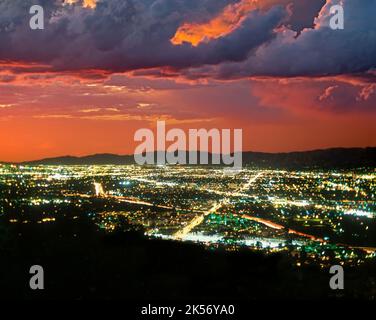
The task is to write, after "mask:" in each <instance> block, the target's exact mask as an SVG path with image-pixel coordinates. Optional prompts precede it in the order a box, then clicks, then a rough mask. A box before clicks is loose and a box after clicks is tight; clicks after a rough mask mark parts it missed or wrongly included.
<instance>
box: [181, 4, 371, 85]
mask: <svg viewBox="0 0 376 320" xmlns="http://www.w3.org/2000/svg"><path fill="white" fill-rule="evenodd" d="M338 2H339V1H336V0H328V2H327V4H326V6H325V7H324V8H323V10H322V12H321V16H320V17H319V18H318V20H317V23H318V26H317V27H316V28H315V29H306V30H304V31H303V32H302V34H301V35H300V36H299V37H298V38H296V39H295V34H294V33H293V32H291V31H285V32H280V33H279V34H278V36H277V37H276V38H275V39H274V40H273V42H271V43H269V44H268V45H267V46H262V47H260V48H259V49H258V50H257V52H256V54H254V55H252V56H250V57H249V58H248V59H247V60H245V61H243V62H241V63H232V62H230V63H223V64H221V65H218V66H215V67H211V68H210V69H209V70H208V68H207V67H205V68H203V69H202V70H201V69H200V68H196V69H191V70H188V71H186V73H187V76H188V77H190V78H200V77H201V74H205V75H210V76H211V77H214V78H221V79H229V78H243V77H252V76H271V77H305V76H309V77H322V76H333V75H342V74H353V73H356V74H358V76H359V74H364V76H365V78H367V79H368V78H369V74H370V73H369V72H368V73H367V71H370V70H373V69H374V68H376V33H375V30H376V3H375V0H363V1H356V0H342V2H343V4H344V10H345V29H344V30H332V29H331V28H330V27H329V21H330V19H331V17H332V15H330V13H329V12H330V11H329V10H330V7H331V6H332V5H333V4H337V3H338ZM366 73H367V74H366Z"/></svg>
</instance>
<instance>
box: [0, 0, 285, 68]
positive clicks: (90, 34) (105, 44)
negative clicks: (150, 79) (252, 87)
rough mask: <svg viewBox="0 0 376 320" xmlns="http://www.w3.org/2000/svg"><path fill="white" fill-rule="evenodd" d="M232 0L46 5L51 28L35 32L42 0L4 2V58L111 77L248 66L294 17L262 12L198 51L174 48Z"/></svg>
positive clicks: (0, 50) (0, 49)
mask: <svg viewBox="0 0 376 320" xmlns="http://www.w3.org/2000/svg"><path fill="white" fill-rule="evenodd" d="M232 2H234V1H229V0H219V1H218V0H190V1H182V0H180V1H167V0H142V1H140V0H138V1H131V0H107V1H101V2H98V4H97V7H96V9H95V10H91V9H84V8H82V7H79V6H64V7H62V6H61V4H60V2H51V1H50V2H48V1H40V4H42V5H43V6H44V7H45V10H46V16H47V17H48V18H47V19H46V24H47V25H46V28H45V30H43V31H40V30H38V31H32V30H30V28H29V26H28V21H29V18H30V16H29V15H28V9H29V7H30V5H31V3H35V2H34V1H33V2H31V1H17V0H16V1H14V0H5V1H4V2H1V4H0V12H1V13H0V15H1V20H0V40H1V42H0V60H1V59H3V60H20V61H30V62H39V63H42V62H43V63H48V64H50V65H52V66H53V67H54V69H55V70H66V69H68V70H74V69H105V70H111V71H127V70H136V69H142V68H150V67H160V66H170V67H174V68H177V69H181V68H185V67H192V66H201V65H205V64H218V63H221V62H224V61H243V60H244V59H246V57H247V55H248V53H249V52H250V50H252V49H253V48H256V47H258V46H259V45H261V44H263V43H265V42H267V41H269V40H270V39H271V38H272V37H273V36H274V34H273V29H274V28H275V27H276V26H278V25H279V24H280V22H281V20H282V19H283V18H284V17H285V16H286V12H285V10H284V9H283V8H282V7H278V8H273V9H272V10H270V11H269V12H267V13H261V12H254V13H252V14H251V15H250V16H249V17H248V18H247V19H246V20H245V21H244V23H243V25H242V27H240V28H238V29H237V30H236V31H235V32H233V33H231V34H229V35H228V36H227V37H223V38H219V39H217V40H215V41H211V42H209V43H204V44H202V45H200V46H199V47H197V48H193V47H192V46H191V45H190V44H184V45H181V46H174V45H173V44H172V43H171V42H170V39H171V38H172V37H173V36H174V34H175V32H176V30H177V29H178V27H179V26H180V25H181V24H182V23H183V22H187V21H196V22H201V21H202V20H203V19H206V20H207V19H210V17H211V16H214V15H216V14H218V13H219V12H220V10H222V9H223V8H224V7H225V6H226V5H228V4H229V3H232ZM27 3H28V4H27Z"/></svg>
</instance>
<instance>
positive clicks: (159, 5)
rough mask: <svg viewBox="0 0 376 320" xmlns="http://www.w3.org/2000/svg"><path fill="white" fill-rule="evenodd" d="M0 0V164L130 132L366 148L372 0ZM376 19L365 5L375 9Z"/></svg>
mask: <svg viewBox="0 0 376 320" xmlns="http://www.w3.org/2000/svg"><path fill="white" fill-rule="evenodd" d="M35 2H37V3H38V1H18V0H16V1H14V0H13V1H11V0H4V1H2V2H1V3H0V161H9V162H17V161H25V160H33V159H40V158H46V157H55V156H63V155H88V154H94V153H117V154H132V153H133V151H134V149H135V147H136V143H135V142H134V141H133V135H134V133H135V131H136V130H138V129H140V128H155V126H156V121H157V120H165V121H166V124H167V126H168V127H170V128H172V127H173V128H182V129H184V130H188V129H190V128H207V129H210V128H219V129H221V128H241V129H243V150H253V151H266V152H286V151H298V150H312V149H319V148H330V147H366V146H376V125H375V123H376V121H375V120H376V92H375V90H376V81H375V78H376V45H375V43H376V39H375V33H374V32H372V30H374V29H375V27H376V25H375V24H376V22H375V19H371V18H367V17H370V16H371V14H372V13H373V12H375V11H376V9H375V6H374V4H373V1H371V0H364V1H362V5H360V4H359V1H355V0H343V1H342V2H341V3H342V4H343V5H344V8H345V12H348V14H347V15H346V24H345V29H344V30H332V29H330V28H329V20H330V18H331V15H330V6H331V5H333V4H336V3H339V1H334V0H326V1H325V0H310V1H308V0H307V1H304V0H301V1H297V0H200V1H198V0H192V1H175V0H173V1H167V0H140V1H130V0H128V1H120V0H101V1H100V0H98V1H95V0H91V1H89V0H85V1H65V2H62V1H43V0H40V1H39V4H41V5H42V6H43V7H44V9H45V10H44V14H45V29H44V30H31V29H30V27H29V19H30V14H29V12H28V8H29V7H28V5H30V4H31V3H33V4H35ZM375 15H376V12H375Z"/></svg>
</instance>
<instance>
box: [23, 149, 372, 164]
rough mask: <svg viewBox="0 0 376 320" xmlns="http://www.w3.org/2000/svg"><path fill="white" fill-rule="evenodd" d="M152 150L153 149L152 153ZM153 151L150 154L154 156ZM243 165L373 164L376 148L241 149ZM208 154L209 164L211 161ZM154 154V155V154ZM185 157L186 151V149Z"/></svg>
mask: <svg viewBox="0 0 376 320" xmlns="http://www.w3.org/2000/svg"><path fill="white" fill-rule="evenodd" d="M155 154H156V153H155ZM155 154H154V156H155ZM242 156H243V165H244V166H255V167H261V168H292V169H293V168H298V169H299V168H315V167H317V168H360V167H375V166H376V148H334V149H326V150H314V151H304V152H290V153H263V152H252V151H249V152H243V155H242ZM212 157H213V156H212V155H209V164H211V163H212ZM155 158H156V157H155ZM187 158H189V153H187ZM134 163H135V161H134V157H133V155H115V154H96V155H90V156H84V157H72V156H65V157H57V158H48V159H42V160H36V161H29V162H24V163H22V164H28V165H127V164H134Z"/></svg>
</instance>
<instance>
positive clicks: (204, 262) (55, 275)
mask: <svg viewBox="0 0 376 320" xmlns="http://www.w3.org/2000/svg"><path fill="white" fill-rule="evenodd" d="M0 229H1V230H0V231H4V232H1V233H0V244H1V246H0V256H1V258H2V259H1V264H0V283H1V288H2V290H1V291H0V298H1V299H2V300H4V299H31V300H40V299H42V300H55V299H58V300H60V299H68V300H71V299H73V300H86V299H103V300H110V299H121V300H123V299H124V300H138V301H145V302H147V301H153V300H159V301H166V300H177V301H190V300H191V299H196V300H197V299H199V300H202V299H215V301H221V300H222V299H229V300H230V301H255V300H262V301H270V300H272V301H273V300H295V299H298V300H301V299H320V300H322V299H323V300H326V299H365V300H368V299H371V297H374V295H375V288H374V282H373V281H374V279H375V276H376V274H375V268H374V264H372V263H370V264H369V265H368V264H364V265H362V266H360V267H359V268H356V269H352V268H347V269H346V286H345V287H346V290H344V291H342V292H335V291H332V290H330V288H329V277H330V275H329V270H327V269H320V268H319V267H318V266H317V267H315V266H302V267H300V268H298V267H297V266H296V263H295V262H294V259H293V258H291V257H290V256H289V255H288V254H285V253H280V254H273V255H264V254H262V253H260V252H252V251H251V250H249V249H244V250H241V251H239V252H228V251H225V250H222V249H217V250H208V249H205V248H204V247H201V246H198V245H193V244H187V243H180V242H170V241H162V240H147V239H145V238H144V237H143V235H142V233H141V232H136V231H134V232H131V231H127V232H123V231H121V230H119V231H117V232H114V233H112V234H103V233H102V232H100V231H98V230H97V229H96V226H95V225H94V224H93V223H92V222H91V221H89V220H87V219H86V218H85V215H82V216H80V218H79V219H75V220H71V219H57V221H56V223H54V224H48V225H45V224H36V223H34V224H32V223H30V224H18V225H15V224H9V223H6V222H5V221H2V220H0ZM373 263H374V262H373ZM32 265H41V266H43V268H44V273H45V290H41V291H33V290H30V288H29V285H28V284H29V279H30V277H31V275H30V274H29V269H30V266H32ZM218 299H219V300H218Z"/></svg>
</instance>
